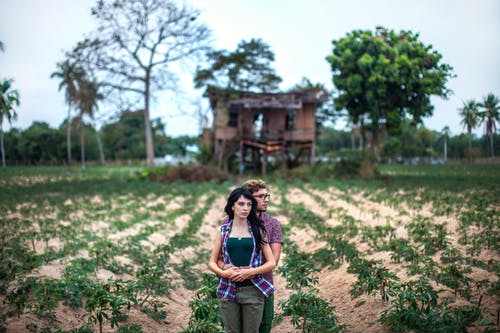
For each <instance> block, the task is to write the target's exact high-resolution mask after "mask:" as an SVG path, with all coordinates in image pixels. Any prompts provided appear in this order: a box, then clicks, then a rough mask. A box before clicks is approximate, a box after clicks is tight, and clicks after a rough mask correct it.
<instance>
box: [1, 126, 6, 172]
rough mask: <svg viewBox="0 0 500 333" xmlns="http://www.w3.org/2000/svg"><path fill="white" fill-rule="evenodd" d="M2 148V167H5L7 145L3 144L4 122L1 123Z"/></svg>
mask: <svg viewBox="0 0 500 333" xmlns="http://www.w3.org/2000/svg"><path fill="white" fill-rule="evenodd" d="M0 150H1V151H2V168H4V169H5V167H6V164H5V147H4V145H3V124H2V123H0Z"/></svg>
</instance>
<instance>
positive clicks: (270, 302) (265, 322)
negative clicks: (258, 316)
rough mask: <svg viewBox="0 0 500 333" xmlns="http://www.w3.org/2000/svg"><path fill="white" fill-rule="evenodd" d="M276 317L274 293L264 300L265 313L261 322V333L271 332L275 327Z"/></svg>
mask: <svg viewBox="0 0 500 333" xmlns="http://www.w3.org/2000/svg"><path fill="white" fill-rule="evenodd" d="M273 317H274V294H271V296H269V297H268V298H266V300H265V301H264V314H263V316H262V323H261V324H260V328H259V333H270V332H271V328H272V327H273Z"/></svg>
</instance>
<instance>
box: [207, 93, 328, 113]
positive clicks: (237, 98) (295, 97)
mask: <svg viewBox="0 0 500 333" xmlns="http://www.w3.org/2000/svg"><path fill="white" fill-rule="evenodd" d="M206 96H208V98H209V99H210V104H211V105H212V107H214V106H215V105H217V102H218V101H220V100H222V101H223V100H226V101H227V102H226V104H227V105H229V106H233V105H239V106H242V107H243V108H248V109H252V108H259V109H300V108H302V105H303V104H304V103H313V104H315V103H320V102H324V101H326V100H327V99H328V94H327V92H326V91H324V90H316V89H314V90H313V89H311V90H303V91H298V92H291V93H253V92H245V91H227V90H219V89H208V90H207V92H206Z"/></svg>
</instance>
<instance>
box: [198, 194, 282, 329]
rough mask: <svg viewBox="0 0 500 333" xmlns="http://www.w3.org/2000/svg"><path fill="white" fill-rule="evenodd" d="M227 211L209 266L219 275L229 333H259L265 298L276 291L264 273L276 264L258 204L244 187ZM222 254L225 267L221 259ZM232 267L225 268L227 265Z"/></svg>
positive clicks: (220, 291) (226, 326) (223, 316)
mask: <svg viewBox="0 0 500 333" xmlns="http://www.w3.org/2000/svg"><path fill="white" fill-rule="evenodd" d="M224 211H225V212H226V214H227V215H228V216H229V220H228V221H227V222H226V223H224V224H222V225H221V226H220V229H218V230H217V233H216V235H215V240H214V247H213V249H212V254H211V255H210V261H209V263H208V267H209V268H210V270H211V271H212V272H214V273H215V274H217V275H218V276H219V285H218V287H217V297H218V298H219V306H220V311H221V315H222V322H223V323H224V328H225V329H226V332H227V333H233V332H234V333H236V332H238V333H240V332H241V333H257V332H258V331H259V325H260V322H261V319H262V312H263V309H264V299H265V297H269V296H270V295H271V294H272V293H273V292H274V287H273V285H272V284H271V282H269V281H267V280H266V279H264V278H263V277H262V275H261V274H263V273H267V272H270V271H271V270H272V269H273V268H274V266H275V261H274V257H273V254H272V252H271V247H270V246H269V244H268V243H267V242H266V239H265V237H266V236H265V235H266V234H265V229H264V226H263V224H262V221H261V220H260V219H259V218H258V217H257V201H256V200H255V199H254V197H253V196H252V193H251V192H250V191H248V190H245V189H244V188H236V189H235V190H233V191H232V192H231V194H230V195H229V197H228V199H227V203H226V207H225V208H224ZM219 254H222V258H223V260H224V265H223V266H222V267H221V268H219V266H218V265H217V259H218V258H219ZM228 264H231V265H232V266H231V267H230V268H227V269H224V268H225V267H224V266H225V265H228Z"/></svg>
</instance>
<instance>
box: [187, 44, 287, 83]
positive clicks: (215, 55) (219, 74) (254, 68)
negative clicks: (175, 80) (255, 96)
mask: <svg viewBox="0 0 500 333" xmlns="http://www.w3.org/2000/svg"><path fill="white" fill-rule="evenodd" d="M206 57H207V64H208V67H206V68H202V67H198V68H197V70H196V74H195V77H194V83H195V87H196V88H203V87H209V86H213V87H216V88H219V89H227V90H243V91H255V92H274V91H277V90H278V86H279V84H280V82H281V81H282V80H281V77H279V76H278V75H276V73H275V71H274V69H273V68H272V67H271V63H272V62H273V61H274V52H273V51H272V50H271V48H270V47H269V45H267V44H266V43H265V42H264V41H262V40H261V39H251V40H250V41H245V40H242V41H241V42H240V43H239V44H238V46H237V48H236V50H234V51H232V52H230V51H227V50H218V51H210V52H208V53H207V54H206Z"/></svg>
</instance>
